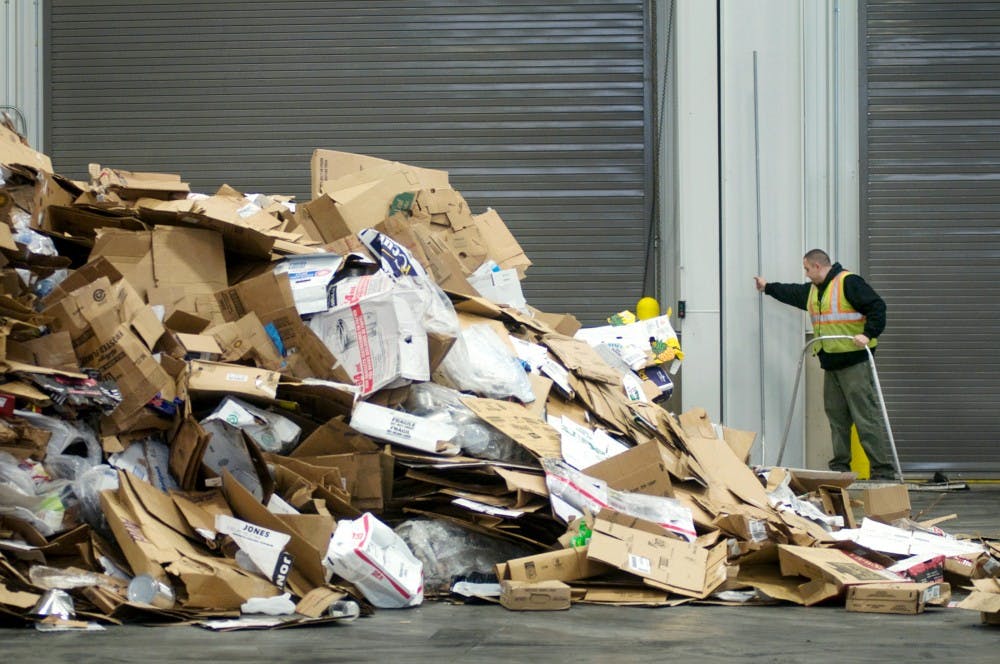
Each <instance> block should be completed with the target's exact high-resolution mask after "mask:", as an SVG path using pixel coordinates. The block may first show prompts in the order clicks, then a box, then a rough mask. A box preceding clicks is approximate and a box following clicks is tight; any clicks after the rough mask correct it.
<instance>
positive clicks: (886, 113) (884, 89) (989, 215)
mask: <svg viewBox="0 0 1000 664" xmlns="http://www.w3.org/2000/svg"><path fill="white" fill-rule="evenodd" d="M862 26H863V29H864V33H863V34H864V37H865V39H864V42H863V44H862V56H863V69H862V76H863V81H862V84H863V87H862V92H863V95H864V98H863V100H862V117H863V118H865V122H864V123H863V134H862V141H861V144H862V149H863V150H864V153H863V155H862V187H863V189H862V201H863V205H862V245H861V246H862V257H863V266H864V271H865V274H866V276H867V277H868V278H869V281H870V282H871V283H872V285H873V286H874V287H875V288H876V289H877V290H878V291H879V292H880V293H881V294H882V296H883V297H884V298H885V300H886V303H887V305H888V309H889V314H888V319H889V324H888V328H887V330H886V333H885V335H884V337H883V339H882V341H883V342H884V343H883V344H882V345H880V346H879V352H878V366H879V370H880V376H881V379H882V385H883V390H884V392H885V398H886V402H887V405H888V409H889V414H890V418H891V421H892V427H893V432H894V433H895V436H896V440H897V446H898V448H899V454H900V458H901V461H902V463H903V466H904V468H910V469H913V470H923V471H935V470H944V471H964V472H967V473H969V474H972V475H976V474H985V473H996V472H1000V446H998V445H997V433H998V432H1000V359H998V358H1000V355H998V352H997V339H998V338H1000V317H998V316H997V315H996V312H995V306H996V303H997V301H998V300H1000V283H998V277H1000V212H998V210H1000V78H998V72H1000V4H998V3H995V2H961V3H957V2H946V1H939V2H920V3H902V4H901V3H898V2H887V1H884V0H881V1H879V0H870V1H869V2H868V3H866V9H865V12H864V13H863V15H862Z"/></svg>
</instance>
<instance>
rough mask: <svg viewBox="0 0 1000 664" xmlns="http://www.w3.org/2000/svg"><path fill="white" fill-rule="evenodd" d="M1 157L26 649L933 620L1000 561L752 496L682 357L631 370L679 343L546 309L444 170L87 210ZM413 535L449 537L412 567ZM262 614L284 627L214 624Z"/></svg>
mask: <svg viewBox="0 0 1000 664" xmlns="http://www.w3.org/2000/svg"><path fill="white" fill-rule="evenodd" d="M0 141H2V142H0V164H2V178H3V182H2V188H0V221H3V222H4V223H0V252H2V261H3V265H2V267H3V270H2V277H3V291H2V294H0V301H2V312H0V313H2V316H3V318H2V325H0V367H2V371H3V378H2V384H0V415H2V419H0V614H2V615H3V616H5V617H7V618H9V619H10V620H13V621H32V622H36V623H37V624H38V625H39V626H44V628H46V629H64V628H87V627H88V626H90V625H91V623H90V622H89V621H97V622H101V623H115V622H121V621H130V620H139V621H143V622H158V621H160V622H177V621H201V622H207V623H210V624H212V625H213V626H215V627H217V628H232V627H240V626H246V625H250V626H255V627H260V626H285V625H288V624H297V623H301V622H308V621H315V622H322V621H329V620H338V619H340V618H341V617H344V616H347V617H350V616H351V612H350V611H349V610H343V606H344V604H343V600H345V599H348V598H353V599H354V600H355V601H357V602H358V603H359V604H360V605H361V608H362V610H365V611H368V610H370V609H371V608H372V606H373V605H375V606H412V605H414V604H416V603H419V602H420V601H421V598H422V597H423V595H424V594H425V593H426V594H428V595H441V594H447V593H448V591H449V589H450V588H451V582H452V581H454V580H455V577H465V579H466V581H469V580H471V581H483V580H487V581H490V580H493V581H496V582H500V585H501V586H502V589H501V588H493V589H492V590H490V589H489V588H487V589H486V590H484V586H483V585H482V584H478V583H471V584H470V583H466V584H465V585H464V586H463V585H462V584H459V585H460V586H461V587H462V588H465V590H463V591H462V593H463V594H464V595H466V596H467V597H491V598H494V599H495V598H496V597H498V596H499V598H500V601H501V603H503V604H504V605H505V606H507V607H508V608H526V609H532V608H541V609H544V608H565V607H568V606H569V603H570V602H571V601H572V602H601V603H613V604H640V605H658V604H674V603H678V602H686V601H694V600H705V599H712V600H713V601H734V602H747V601H773V600H785V601H791V602H795V603H799V604H814V603H817V602H820V601H828V600H833V599H836V598H840V599H841V600H845V599H846V601H847V602H848V607H849V608H850V607H852V606H853V608H855V609H857V610H897V611H900V610H902V611H912V612H916V611H918V610H922V608H923V606H924V605H925V604H926V603H927V602H928V601H931V602H933V601H935V598H936V599H937V600H938V601H940V599H941V597H942V596H944V595H947V588H946V585H942V583H941V582H942V580H943V574H944V573H945V571H947V573H949V574H952V575H955V576H956V577H958V578H963V579H975V578H988V577H991V576H995V575H996V568H997V565H996V561H995V558H994V557H993V555H995V554H996V549H995V547H994V548H992V549H991V548H990V545H989V544H988V543H982V542H970V541H965V540H957V539H954V538H950V537H948V536H947V535H946V534H944V533H943V532H941V531H939V530H936V529H935V528H934V527H933V525H934V524H915V523H913V522H910V521H907V520H906V517H908V516H909V515H908V514H907V513H906V510H905V509H902V508H900V505H896V504H895V503H892V501H893V500H899V499H901V498H905V489H902V487H894V488H889V489H888V490H887V491H884V492H883V493H881V494H880V493H878V492H875V493H873V494H872V495H871V497H870V499H869V501H868V504H867V508H868V510H867V511H868V516H869V517H874V519H880V520H881V521H882V522H891V523H895V524H896V526H900V527H894V526H891V525H886V524H885V523H880V522H879V521H877V520H873V519H866V520H865V522H864V523H863V524H862V525H861V527H856V526H857V524H855V523H854V520H853V519H854V514H853V510H852V504H851V500H850V498H849V497H848V496H847V494H846V492H845V491H844V490H843V487H845V486H846V485H847V484H849V483H850V481H851V480H852V479H853V476H850V475H847V476H842V475H838V474H831V473H808V472H804V471H796V470H790V469H783V468H773V469H752V468H751V467H749V466H748V465H747V460H748V457H749V452H750V449H751V446H752V445H753V441H754V434H752V433H750V432H744V431H735V430H732V429H729V428H727V427H720V426H718V425H716V424H713V423H712V422H710V421H709V420H708V419H707V418H706V416H705V414H704V412H701V411H692V412H688V413H685V414H682V415H680V416H679V417H675V416H673V415H671V414H670V413H669V412H668V411H667V410H665V409H664V408H663V407H661V405H659V402H662V401H663V398H664V397H665V396H666V394H665V393H664V389H665V386H666V385H667V384H668V381H665V380H664V379H663V378H662V377H663V375H665V372H664V371H662V367H661V366H660V365H661V364H663V363H664V362H667V363H669V361H670V360H671V359H672V358H673V357H674V355H675V353H673V352H669V353H667V354H666V355H663V354H662V353H661V351H663V349H665V348H668V347H669V348H676V345H675V344H674V345H670V344H666V345H662V347H661V348H660V349H658V350H657V351H656V353H657V354H656V355H654V351H653V350H652V349H651V348H650V347H649V346H647V345H646V344H647V342H648V340H649V337H653V340H654V342H657V341H659V342H663V341H676V339H675V338H673V337H672V330H670V329H669V322H668V321H667V320H666V318H665V317H664V318H662V319H658V320H654V321H652V322H650V321H643V322H637V323H631V324H627V325H624V326H618V327H610V326H609V327H606V328H592V329H588V330H582V331H581V330H580V329H579V328H580V325H579V323H578V322H577V321H576V320H575V319H574V318H573V317H572V316H570V315H565V314H548V313H544V312H540V311H538V310H536V309H533V308H532V307H530V306H529V305H528V304H527V303H526V302H524V300H523V295H522V294H521V290H520V285H519V281H520V280H521V279H523V278H524V276H525V272H526V270H527V269H528V267H529V266H530V265H531V263H530V261H529V260H528V259H527V257H526V256H525V255H524V252H523V251H522V250H521V248H520V246H519V245H518V243H517V241H516V240H515V238H514V237H513V236H512V235H511V233H510V232H509V231H508V229H507V228H506V226H505V225H504V223H503V221H502V219H501V218H500V216H499V215H498V214H497V213H496V212H495V211H493V210H487V211H485V212H483V213H480V214H475V213H473V212H472V211H471V210H470V209H469V207H468V205H467V204H466V202H465V200H464V199H463V198H462V196H461V194H460V193H459V192H457V191H455V190H454V189H452V188H450V186H449V183H448V175H447V173H445V172H443V171H435V170H430V169H424V168H417V167H413V166H408V165H405V164H401V163H396V162H389V161H385V160H382V159H376V158H373V157H364V156H360V155H351V154H346V153H339V152H331V151H325V150H318V151H317V152H316V154H315V156H314V160H313V164H312V166H313V168H312V173H313V182H312V200H310V201H308V202H306V203H304V204H299V205H296V204H295V203H293V202H292V201H291V199H290V198H288V197H282V196H259V195H254V196H248V195H245V194H243V193H240V192H237V191H235V190H234V189H232V188H231V187H228V186H223V187H222V188H221V189H219V190H218V191H217V192H216V193H215V194H213V195H210V196H206V195H200V194H192V193H191V192H190V191H189V187H188V185H187V184H186V183H184V182H183V181H182V179H181V178H180V177H179V176H176V175H166V174H158V173H129V172H125V171H121V170H115V169H111V168H102V167H100V166H98V165H93V166H92V168H91V172H90V179H89V180H88V181H87V182H74V181H71V180H69V179H67V178H64V177H61V176H59V175H57V174H56V173H55V172H54V171H53V168H52V165H51V162H50V161H49V159H48V158H47V157H46V156H45V155H43V154H40V153H37V152H35V151H34V150H32V149H31V148H29V147H28V146H27V145H25V144H24V142H23V140H21V139H20V137H18V136H17V135H16V134H15V133H14V132H12V131H11V130H10V129H9V128H0ZM636 339H638V340H639V341H638V342H636V341H635V340H636ZM654 345H655V344H654ZM644 346H645V347H644ZM657 368H660V369H661V370H660V371H656V369H657ZM656 376H659V377H660V378H659V380H654V378H655V377H656ZM900 490H902V494H900ZM886 499H888V500H889V501H890V502H889V504H888V506H886V505H885V504H881V505H880V503H879V501H880V500H882V501H884V500H886ZM904 507H905V506H904ZM897 508H900V509H897ZM894 512H895V513H894ZM899 519H902V521H899ZM400 524H402V525H400ZM428 524H436V525H438V526H447V529H445V530H439V531H434V533H436V534H434V535H432V536H425V537H423V541H424V544H426V545H427V547H425V548H421V547H422V546H423V545H420V544H419V543H418V540H419V539H421V538H420V537H418V535H419V534H420V533H424V532H425V530H426V529H427V528H428V527H429V526H428ZM396 526H399V528H397V533H394V532H393V531H392V530H391V527H396ZM428 532H429V531H428ZM442 533H443V534H442ZM401 535H406V537H407V538H408V539H407V540H406V541H404V539H403V537H402V536H401ZM476 538H478V539H476ZM473 541H475V545H473ZM449 547H450V548H449ZM512 547H513V548H512ZM445 549H448V551H449V553H448V554H447V555H446V554H445V553H443V551H444V550H445ZM428 551H430V552H429V553H428ZM511 551H517V552H519V553H520V554H524V555H516V556H514V557H511V556H512V554H511V553H510V552H511ZM415 554H416V555H415ZM418 556H420V557H422V559H419V558H418ZM473 557H475V558H476V564H475V565H473V564H472V558H473ZM494 566H495V567H494ZM484 567H485V569H484ZM889 567H893V569H894V570H896V571H891V570H889V569H888V568H889ZM432 569H433V576H434V583H433V584H431V583H429V582H428V583H426V584H425V577H426V579H427V580H430V579H431V570H432ZM421 570H423V571H421ZM493 572H495V574H496V576H497V577H498V578H497V579H495V580H494V579H490V574H491V573H493ZM918 573H919V574H922V575H923V576H918ZM908 575H909V576H908ZM914 578H916V579H917V580H919V581H920V582H921V583H916V581H915V580H914ZM494 585H496V584H494ZM457 587H458V586H456V588H457ZM470 588H471V589H470ZM982 588H985V586H982ZM60 601H62V602H67V601H70V602H71V603H72V605H73V606H72V608H73V612H69V611H66V610H63V611H61V612H60V611H59V610H56V609H53V608H52V607H53V606H58V604H59V602H60ZM261 606H263V607H264V609H263V610H265V611H270V612H271V613H276V614H279V615H277V616H270V617H266V618H262V619H257V620H251V621H249V622H240V621H236V622H232V621H230V622H225V621H223V622H219V621H221V620H222V619H225V618H230V619H232V618H238V617H239V616H240V615H241V610H242V612H243V613H247V612H253V611H255V610H260V609H259V607H261ZM991 606H992V605H991ZM255 607H258V608H255ZM331 607H333V608H332V609H331ZM220 626H221V627H220Z"/></svg>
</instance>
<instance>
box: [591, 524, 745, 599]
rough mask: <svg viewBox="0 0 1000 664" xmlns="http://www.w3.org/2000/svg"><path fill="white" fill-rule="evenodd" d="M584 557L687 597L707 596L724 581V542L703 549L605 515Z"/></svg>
mask: <svg viewBox="0 0 1000 664" xmlns="http://www.w3.org/2000/svg"><path fill="white" fill-rule="evenodd" d="M587 557H588V558H590V559H591V560H598V561H601V562H604V563H607V564H609V565H612V566H614V567H617V568H618V569H620V570H622V571H623V572H628V573H630V574H635V575H636V576H640V577H642V578H643V579H644V580H645V581H646V582H648V583H650V585H652V586H653V587H655V588H662V589H663V590H669V591H670V592H675V593H677V594H680V595H685V596H688V597H699V598H703V597H707V596H708V595H709V594H711V593H712V592H713V591H714V590H715V589H716V588H718V587H719V586H720V585H722V583H723V582H725V580H726V569H725V562H726V543H725V542H722V543H720V544H717V545H715V546H714V547H712V548H710V549H704V548H701V547H699V546H697V545H695V544H690V543H688V542H684V541H681V540H678V539H673V538H671V537H667V536H666V531H664V534H663V535H662V536H661V535H656V534H653V533H651V532H646V531H645V530H640V529H639V528H634V527H629V526H624V525H621V524H618V523H614V522H612V521H608V520H605V519H604V518H598V519H595V521H594V525H593V535H592V536H591V539H590V544H589V545H588V547H587Z"/></svg>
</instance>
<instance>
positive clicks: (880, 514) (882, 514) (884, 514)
mask: <svg viewBox="0 0 1000 664" xmlns="http://www.w3.org/2000/svg"><path fill="white" fill-rule="evenodd" d="M863 500H864V503H865V515H866V516H868V517H869V518H872V519H875V520H876V521H881V522H882V523H892V522H893V521H895V520H896V519H903V518H909V517H910V493H909V491H908V490H907V489H906V485H905V484H894V485H892V486H884V487H873V488H870V489H865V491H864V494H863Z"/></svg>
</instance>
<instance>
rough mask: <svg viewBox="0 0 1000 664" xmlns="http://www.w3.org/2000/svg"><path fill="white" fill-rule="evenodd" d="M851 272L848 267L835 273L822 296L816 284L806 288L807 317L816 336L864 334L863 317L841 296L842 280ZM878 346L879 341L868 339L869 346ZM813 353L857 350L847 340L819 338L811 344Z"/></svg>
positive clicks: (852, 343)
mask: <svg viewBox="0 0 1000 664" xmlns="http://www.w3.org/2000/svg"><path fill="white" fill-rule="evenodd" d="M849 274H851V273H850V272H848V271H847V270H842V271H841V272H838V273H837V275H836V276H834V277H833V279H831V280H830V283H829V284H828V285H827V287H826V290H825V291H823V296H822V297H820V295H819V288H817V287H816V284H813V285H812V288H810V289H809V307H808V308H809V316H810V317H811V318H812V326H813V333H814V334H815V335H816V336H817V337H827V336H838V335H847V336H851V337H853V336H854V335H856V334H864V332H865V317H864V315H862V314H861V313H860V312H859V311H858V310H857V309H855V308H854V307H853V306H851V303H850V302H848V301H847V298H846V297H844V279H846V278H847V276H848V275H849ZM877 345H878V341H876V340H875V339H872V340H871V341H869V342H868V347H869V348H874V347H875V346H877ZM813 348H814V350H815V352H817V353H818V352H819V351H820V350H823V351H826V352H827V353H849V352H851V351H856V350H860V349H859V348H858V347H857V346H856V345H855V344H854V342H853V341H851V340H850V339H833V340H831V341H820V342H819V343H817V344H816V345H814V346H813Z"/></svg>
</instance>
